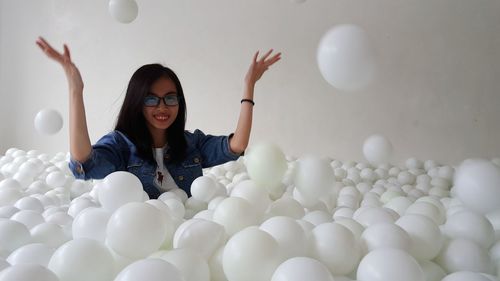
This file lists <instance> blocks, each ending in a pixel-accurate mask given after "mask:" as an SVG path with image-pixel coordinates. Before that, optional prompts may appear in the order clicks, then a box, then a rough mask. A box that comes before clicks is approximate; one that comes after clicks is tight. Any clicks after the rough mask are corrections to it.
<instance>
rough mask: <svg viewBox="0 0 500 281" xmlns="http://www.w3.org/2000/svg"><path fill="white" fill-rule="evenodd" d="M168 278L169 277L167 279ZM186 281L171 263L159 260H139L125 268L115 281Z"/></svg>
mask: <svg viewBox="0 0 500 281" xmlns="http://www.w3.org/2000/svg"><path fill="white" fill-rule="evenodd" d="M167 276H168V277H167ZM165 278H168V280H169V281H186V280H184V278H183V277H182V274H181V272H180V270H179V269H177V268H176V267H175V266H174V265H172V264H171V263H169V262H167V261H165V260H162V259H158V258H148V259H142V260H138V261H136V262H134V263H132V264H130V265H128V266H127V267H125V268H124V269H123V270H122V271H121V272H120V273H119V274H118V276H116V278H115V279H114V280H115V281H141V280H148V281H164V280H165Z"/></svg>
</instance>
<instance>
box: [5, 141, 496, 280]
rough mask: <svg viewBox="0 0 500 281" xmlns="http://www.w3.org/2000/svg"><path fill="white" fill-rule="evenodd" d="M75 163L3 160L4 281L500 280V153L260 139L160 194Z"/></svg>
mask: <svg viewBox="0 0 500 281" xmlns="http://www.w3.org/2000/svg"><path fill="white" fill-rule="evenodd" d="M365 149H366V148H365ZM366 150H367V151H370V149H366ZM386 150H388V149H386ZM367 153H368V154H369V153H370V152H366V151H365V154H367ZM379 154H380V153H379ZM366 156H367V158H370V155H366ZM371 156H373V155H371ZM375 156H376V155H375ZM375 156H373V157H375ZM375 158H376V157H375ZM378 159H380V156H378ZM67 160H68V155H66V154H62V153H60V154H57V155H55V156H53V157H52V156H49V155H47V154H43V153H40V152H38V151H28V152H25V151H22V150H19V149H15V148H11V149H9V150H7V151H6V153H5V155H4V156H2V157H1V158H0V281H6V280H17V281H25V280H26V281H28V280H30V281H31V280H39V281H57V280H60V281H66V280H68V281H69V280H71V281H79V280H82V281H83V280H85V281H88V280H93V281H101V280H102V281H107V280H117V281H135V280H148V281H157V280H170V281H209V280H213V281H224V280H228V281H247V280H248V281H250V280H251V281H304V280H314V281H332V280H334V281H339V280H340V281H347V280H359V281H395V280H397V281H400V280H405V281H438V280H444V281H466V280H467V281H492V280H499V279H498V275H499V272H498V270H499V269H500V242H499V241H500V240H499V238H500V168H499V165H500V159H493V160H480V159H477V160H473V159H470V160H466V161H464V162H463V163H462V164H461V165H460V166H458V167H452V166H446V165H439V164H437V163H436V162H435V161H432V160H428V161H421V160H418V159H415V158H411V159H408V160H407V161H406V163H405V166H404V167H397V166H393V165H390V164H377V165H374V164H366V163H356V162H353V161H346V162H342V161H339V160H333V159H329V158H324V157H323V158H322V157H315V156H303V157H300V158H298V159H295V158H292V157H285V155H284V153H283V152H282V151H281V150H280V149H279V148H278V147H276V146H273V145H271V144H260V145H257V146H254V147H252V149H251V150H250V151H249V153H248V154H247V155H246V156H245V157H242V158H240V159H239V160H238V161H234V162H228V163H226V164H224V165H221V166H217V167H213V168H211V169H207V170H205V171H204V176H202V177H200V178H198V179H196V180H195V181H194V182H193V184H192V186H191V191H192V195H193V196H192V197H190V198H188V197H187V195H186V193H185V192H183V191H182V190H180V189H176V190H173V191H170V192H166V193H163V194H162V195H161V196H160V197H159V198H158V199H157V200H149V198H148V197H147V195H146V193H145V192H144V191H143V189H142V185H141V183H140V181H139V180H138V179H137V178H136V177H135V176H134V175H132V174H129V173H126V172H116V173H113V174H110V175H109V176H108V177H106V178H105V179H104V180H101V181H87V182H86V181H81V180H75V178H74V177H73V176H72V175H71V172H70V171H69V169H68V166H67Z"/></svg>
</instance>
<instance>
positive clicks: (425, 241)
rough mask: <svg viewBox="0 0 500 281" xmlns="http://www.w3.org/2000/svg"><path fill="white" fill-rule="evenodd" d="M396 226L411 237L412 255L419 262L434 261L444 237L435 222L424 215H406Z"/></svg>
mask: <svg viewBox="0 0 500 281" xmlns="http://www.w3.org/2000/svg"><path fill="white" fill-rule="evenodd" d="M396 225H398V226H400V227H401V228H402V229H404V230H405V231H406V233H408V235H409V236H410V238H411V240H412V243H411V245H410V253H411V255H412V256H413V257H415V258H416V259H417V260H432V259H434V258H435V257H436V256H437V255H438V254H439V251H440V250H441V248H442V246H443V237H442V235H441V231H440V229H439V227H438V225H437V224H436V223H435V222H434V221H433V220H431V219H429V218H427V217H425V216H422V215H404V216H402V217H401V218H399V219H398V220H397V221H396Z"/></svg>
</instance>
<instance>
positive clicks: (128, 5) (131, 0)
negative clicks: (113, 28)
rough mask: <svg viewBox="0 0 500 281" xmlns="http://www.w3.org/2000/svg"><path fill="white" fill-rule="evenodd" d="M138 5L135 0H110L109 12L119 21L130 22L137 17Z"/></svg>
mask: <svg viewBox="0 0 500 281" xmlns="http://www.w3.org/2000/svg"><path fill="white" fill-rule="evenodd" d="M138 12H139V7H138V6H137V3H136V2H135V0H110V1H109V13H110V14H111V16H112V17H113V18H114V19H115V20H117V21H119V22H121V23H131V22H133V21H134V20H135V19H136V18H137V14H138Z"/></svg>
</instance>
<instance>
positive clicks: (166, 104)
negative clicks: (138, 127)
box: [143, 94, 182, 107]
mask: <svg viewBox="0 0 500 281" xmlns="http://www.w3.org/2000/svg"><path fill="white" fill-rule="evenodd" d="M172 97H175V104H172V103H171V102H170V101H169V102H167V100H169V99H171V98H172ZM147 99H151V100H153V99H154V100H155V101H156V104H155V105H148V104H147V103H146V100H147ZM181 99H182V97H181V96H179V95H166V96H164V97H158V96H156V95H152V94H149V95H147V96H145V97H144V101H143V104H144V106H146V107H157V106H159V105H160V102H161V101H162V100H163V103H164V104H165V106H178V105H179V102H180V100H181Z"/></svg>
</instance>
